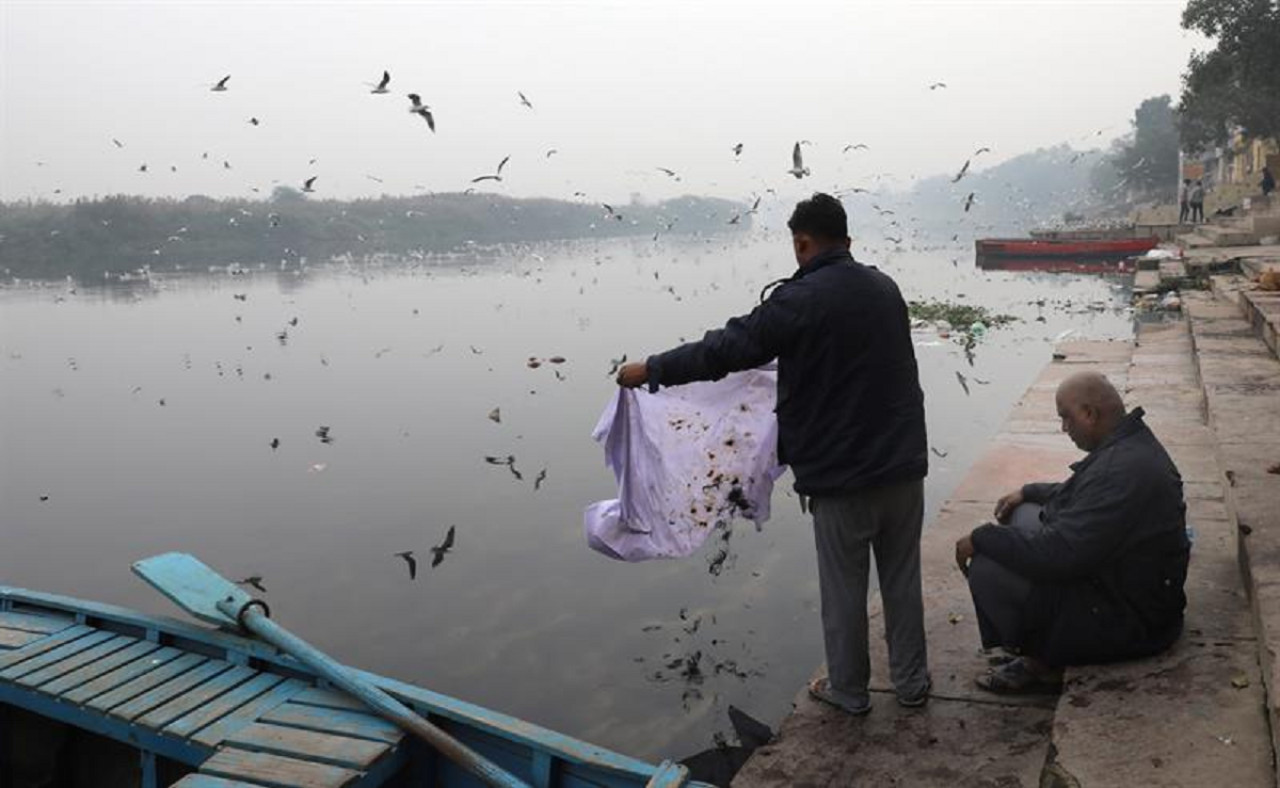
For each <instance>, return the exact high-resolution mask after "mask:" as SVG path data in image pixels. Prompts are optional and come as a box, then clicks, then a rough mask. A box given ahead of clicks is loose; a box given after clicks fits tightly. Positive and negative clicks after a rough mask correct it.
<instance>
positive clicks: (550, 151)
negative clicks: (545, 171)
mask: <svg viewBox="0 0 1280 788" xmlns="http://www.w3.org/2000/svg"><path fill="white" fill-rule="evenodd" d="M559 152H560V151H558V150H556V149H555V148H552V149H551V150H549V151H547V158H548V159H549V158H551V157H552V156H554V155H556V154H557V153H559Z"/></svg>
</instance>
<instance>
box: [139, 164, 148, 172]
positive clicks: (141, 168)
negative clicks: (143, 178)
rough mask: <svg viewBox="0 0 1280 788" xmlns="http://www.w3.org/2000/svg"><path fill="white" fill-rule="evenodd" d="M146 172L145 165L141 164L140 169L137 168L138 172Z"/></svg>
mask: <svg viewBox="0 0 1280 788" xmlns="http://www.w3.org/2000/svg"><path fill="white" fill-rule="evenodd" d="M146 171H147V165H146V164H143V165H142V166H141V167H139V168H138V172H146Z"/></svg>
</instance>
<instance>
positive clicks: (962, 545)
mask: <svg viewBox="0 0 1280 788" xmlns="http://www.w3.org/2000/svg"><path fill="white" fill-rule="evenodd" d="M973 553H974V550H973V536H972V535H970V534H966V535H964V536H962V537H960V538H959V539H958V540H956V566H958V567H960V571H961V572H962V573H964V576H965V577H968V576H969V562H970V561H972V560H973Z"/></svg>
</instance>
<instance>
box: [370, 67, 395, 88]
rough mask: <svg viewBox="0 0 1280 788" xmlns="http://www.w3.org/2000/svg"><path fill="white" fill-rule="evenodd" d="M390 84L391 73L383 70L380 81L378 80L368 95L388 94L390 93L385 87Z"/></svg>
mask: <svg viewBox="0 0 1280 788" xmlns="http://www.w3.org/2000/svg"><path fill="white" fill-rule="evenodd" d="M390 82H391V72H390V71H385V70H384V71H383V72H382V79H380V80H378V84H377V85H374V87H373V90H371V91H369V92H370V93H390V92H391V91H389V90H387V85H388V84H390Z"/></svg>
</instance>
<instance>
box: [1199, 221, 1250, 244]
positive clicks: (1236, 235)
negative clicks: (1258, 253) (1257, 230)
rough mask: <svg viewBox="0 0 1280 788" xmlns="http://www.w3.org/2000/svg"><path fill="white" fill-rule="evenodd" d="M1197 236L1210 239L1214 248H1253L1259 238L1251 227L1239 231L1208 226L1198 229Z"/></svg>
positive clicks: (1212, 225)
mask: <svg viewBox="0 0 1280 788" xmlns="http://www.w3.org/2000/svg"><path fill="white" fill-rule="evenodd" d="M1196 235H1200V236H1203V237H1204V238H1207V239H1209V240H1210V241H1212V242H1213V245H1214V246H1251V245H1253V244H1256V243H1258V236H1257V235H1255V234H1254V232H1253V229H1252V228H1251V227H1250V228H1248V229H1239V228H1233V227H1223V226H1220V225H1214V224H1206V225H1203V226H1201V227H1199V228H1197V229H1196Z"/></svg>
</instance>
